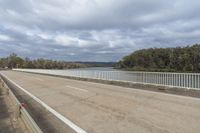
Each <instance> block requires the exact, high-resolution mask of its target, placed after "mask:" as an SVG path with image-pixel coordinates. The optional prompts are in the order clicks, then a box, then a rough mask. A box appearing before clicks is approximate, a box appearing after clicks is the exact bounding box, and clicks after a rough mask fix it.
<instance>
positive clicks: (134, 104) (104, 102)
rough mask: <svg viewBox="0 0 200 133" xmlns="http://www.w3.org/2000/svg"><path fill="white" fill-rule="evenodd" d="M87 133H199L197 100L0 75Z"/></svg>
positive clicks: (31, 76)
mask: <svg viewBox="0 0 200 133" xmlns="http://www.w3.org/2000/svg"><path fill="white" fill-rule="evenodd" d="M2 73H3V74H5V75H6V76H7V77H8V78H10V79H11V80H12V81H14V82H15V83H16V84H18V85H19V86H21V87H22V88H24V89H26V90H27V91H28V92H30V93H31V94H33V95H34V96H36V97H37V98H39V99H40V100H42V101H43V102H44V103H46V104H47V105H49V106H50V107H52V108H53V109H54V110H56V111H57V112H58V113H60V114H62V115H63V116H65V117H66V118H68V119H69V120H71V121H73V122H74V123H75V124H76V125H78V126H79V127H80V128H82V129H84V130H85V131H87V132H88V133H199V132H200V99H198V98H191V97H184V96H176V95H171V94H164V93H158V92H150V91H145V90H138V89H133V88H125V87H118V86H113V85H105V84H100V83H92V82H86V81H78V80H71V79H64V78H58V77H52V76H44V75H38V74H30V73H23V72H15V71H2Z"/></svg>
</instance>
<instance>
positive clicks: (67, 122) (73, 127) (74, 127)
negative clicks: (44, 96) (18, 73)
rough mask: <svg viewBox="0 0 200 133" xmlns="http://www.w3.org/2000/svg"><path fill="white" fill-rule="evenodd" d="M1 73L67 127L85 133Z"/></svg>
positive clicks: (78, 132)
mask: <svg viewBox="0 0 200 133" xmlns="http://www.w3.org/2000/svg"><path fill="white" fill-rule="evenodd" d="M1 75H2V76H3V77H5V78H6V79H7V80H8V81H9V82H11V83H12V84H13V85H15V86H16V87H18V88H19V89H21V90H22V91H24V92H25V93H26V94H28V95H29V96H30V97H31V98H33V99H34V100H35V101H37V102H38V103H40V104H41V105H42V106H43V107H45V108H46V109H47V110H48V111H49V112H51V113H52V114H54V115H55V116H56V117H57V118H59V119H60V120H61V121H63V122H64V123H65V124H67V125H68V126H69V127H71V128H72V129H73V130H74V131H75V132H77V133H87V132H86V131H84V130H83V129H82V128H80V127H78V126H77V125H76V124H74V123H73V122H72V121H70V120H69V119H67V118H66V117H64V116H63V115H61V114H60V113H58V112H57V111H55V110H54V109H53V108H51V107H50V106H49V105H47V104H46V103H44V102H43V101H41V100H40V99H39V98H37V97H36V96H34V95H33V94H31V93H30V92H28V91H27V90H25V89H24V88H22V87H21V86H19V85H18V84H16V83H15V82H14V81H12V80H11V79H9V78H8V77H7V76H6V75H4V74H2V73H1Z"/></svg>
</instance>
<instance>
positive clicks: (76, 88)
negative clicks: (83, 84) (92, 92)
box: [66, 85, 88, 92]
mask: <svg viewBox="0 0 200 133" xmlns="http://www.w3.org/2000/svg"><path fill="white" fill-rule="evenodd" d="M66 87H68V88H71V89H75V90H79V91H84V92H88V90H85V89H81V88H78V87H73V86H69V85H66Z"/></svg>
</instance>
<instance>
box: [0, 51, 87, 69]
mask: <svg viewBox="0 0 200 133" xmlns="http://www.w3.org/2000/svg"><path fill="white" fill-rule="evenodd" d="M82 67H86V65H84V64H80V63H73V62H65V61H53V60H46V59H36V60H30V59H29V58H25V59H23V58H21V57H19V56H17V55H16V54H11V55H10V56H8V57H6V58H0V68H38V69H70V68H82Z"/></svg>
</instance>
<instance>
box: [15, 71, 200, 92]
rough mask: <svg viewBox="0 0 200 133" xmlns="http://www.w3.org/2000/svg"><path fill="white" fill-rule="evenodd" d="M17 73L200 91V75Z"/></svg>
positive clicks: (161, 73) (84, 72)
mask: <svg viewBox="0 0 200 133" xmlns="http://www.w3.org/2000/svg"><path fill="white" fill-rule="evenodd" d="M14 70H17V71H25V72H34V73H43V74H52V75H61V76H72V77H80V78H92V79H100V80H111V81H126V82H133V83H141V84H151V85H161V86H168V87H178V88H187V89H199V90H200V73H169V72H129V71H96V70H42V69H35V70H34V69H14Z"/></svg>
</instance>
